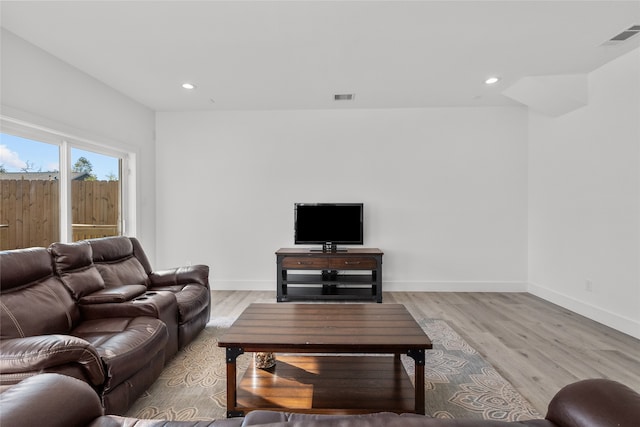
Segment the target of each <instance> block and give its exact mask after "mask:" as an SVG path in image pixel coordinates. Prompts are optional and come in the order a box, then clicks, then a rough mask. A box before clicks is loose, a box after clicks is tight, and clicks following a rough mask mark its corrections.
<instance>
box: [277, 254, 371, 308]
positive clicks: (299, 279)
mask: <svg viewBox="0 0 640 427" xmlns="http://www.w3.org/2000/svg"><path fill="white" fill-rule="evenodd" d="M382 255H383V252H382V251H381V250H380V249H377V248H348V249H345V250H344V251H339V252H322V251H316V250H313V249H309V248H301V249H299V248H283V249H279V250H278V251H276V262H277V300H278V302H287V301H303V300H304V301H310V300H368V301H372V302H377V303H381V302H382Z"/></svg>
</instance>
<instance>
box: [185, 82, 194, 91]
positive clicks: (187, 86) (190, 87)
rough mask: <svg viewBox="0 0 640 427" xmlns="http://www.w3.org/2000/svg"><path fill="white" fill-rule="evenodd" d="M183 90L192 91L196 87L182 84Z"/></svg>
mask: <svg viewBox="0 0 640 427" xmlns="http://www.w3.org/2000/svg"><path fill="white" fill-rule="evenodd" d="M182 88H183V89H188V90H191V89H195V88H196V85H194V84H193V83H182Z"/></svg>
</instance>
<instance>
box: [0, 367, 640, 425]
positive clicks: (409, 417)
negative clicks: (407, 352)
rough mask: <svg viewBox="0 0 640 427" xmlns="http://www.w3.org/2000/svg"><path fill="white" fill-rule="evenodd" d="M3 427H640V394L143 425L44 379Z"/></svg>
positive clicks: (15, 400) (570, 390) (592, 386)
mask: <svg viewBox="0 0 640 427" xmlns="http://www.w3.org/2000/svg"><path fill="white" fill-rule="evenodd" d="M0 408H1V409H2V410H1V411H0V425H1V426H2V427H18V426H20V427H22V426H47V427H76V426H77V427H82V426H86V427H205V426H209V427H243V426H264V427H267V426H270V427H289V426H294V427H298V426H305V427H401V426H402V427H516V426H529V427H638V425H639V423H640V394H638V393H636V392H634V391H633V390H631V389H630V388H628V387H626V386H624V385H622V384H620V383H618V382H615V381H611V380H606V379H592V380H584V381H579V382H577V383H574V384H570V385H568V386H566V387H564V388H563V389H561V390H560V391H559V392H558V393H557V394H556V395H555V397H554V398H553V399H552V400H551V403H550V404H549V408H548V411H547V415H546V416H545V419H539V420H530V421H521V422H502V421H482V420H470V419H454V420H451V419H438V418H429V417H425V416H421V415H414V414H405V415H396V414H390V413H378V414H368V415H311V414H293V413H287V412H269V411H253V412H249V414H247V416H246V417H244V418H231V419H222V420H210V421H162V420H140V419H135V418H126V417H120V416H113V415H103V410H102V407H101V406H100V400H99V399H98V397H97V396H96V394H95V393H94V392H93V390H92V389H91V388H90V387H89V386H87V384H86V383H84V382H82V381H78V380H76V379H74V378H71V377H67V376H62V375H57V374H42V375H38V376H35V377H31V378H28V379H26V380H24V381H22V382H21V383H19V384H17V385H14V386H12V387H10V388H9V389H7V390H5V391H4V392H3V393H0Z"/></svg>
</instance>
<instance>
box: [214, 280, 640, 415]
mask: <svg viewBox="0 0 640 427" xmlns="http://www.w3.org/2000/svg"><path fill="white" fill-rule="evenodd" d="M212 295H213V307H212V311H211V313H212V316H222V317H230V316H232V317H236V316H238V315H239V314H240V313H241V312H242V310H244V308H245V307H246V306H247V305H248V304H251V303H253V302H274V303H275V292H260V291H250V292H247V291H213V292H212ZM383 298H384V303H399V304H404V305H405V306H406V307H407V309H408V310H409V312H411V314H412V315H413V316H414V317H415V318H416V319H420V318H434V319H443V320H446V321H447V322H448V323H449V325H450V326H451V327H453V328H454V329H455V330H456V331H457V332H458V333H459V334H460V335H461V336H462V337H463V338H464V339H465V340H466V341H467V342H468V343H469V344H470V345H471V346H473V347H474V348H475V349H476V350H477V351H479V352H480V353H481V354H482V355H483V356H484V358H485V359H486V360H487V361H488V362H489V363H491V364H492V365H493V366H494V367H495V368H496V369H497V370H498V371H499V372H500V373H501V374H502V375H503V376H504V377H505V378H506V379H507V380H509V381H510V382H511V384H513V386H514V387H515V388H516V389H517V390H518V391H519V392H520V393H521V394H522V395H523V396H524V397H526V398H527V399H528V400H529V401H530V402H531V403H532V404H533V405H534V406H535V407H536V409H537V410H538V411H539V412H540V413H542V414H544V413H546V409H547V404H548V403H549V400H550V399H551V398H552V397H553V395H554V394H555V393H556V392H557V391H558V390H559V389H560V388H561V387H563V386H564V385H566V384H569V383H572V382H575V381H577V380H580V379H586V378H610V379H613V380H616V381H620V382H622V383H624V384H626V385H628V386H629V387H631V388H633V389H634V390H636V391H640V340H637V339H635V338H633V337H631V336H629V335H626V334H623V333H621V332H618V331H616V330H614V329H611V328H609V327H606V326H604V325H602V324H600V323H597V322H594V321H592V320H589V319H587V318H585V317H583V316H580V315H578V314H576V313H573V312H571V311H569V310H566V309H564V308H561V307H559V306H557V305H554V304H551V303H549V302H547V301H544V300H542V299H540V298H537V297H535V296H533V295H530V294H527V293H458V292H456V293H440V292H438V293H433V292H386V293H384V296H383ZM282 304H291V303H282Z"/></svg>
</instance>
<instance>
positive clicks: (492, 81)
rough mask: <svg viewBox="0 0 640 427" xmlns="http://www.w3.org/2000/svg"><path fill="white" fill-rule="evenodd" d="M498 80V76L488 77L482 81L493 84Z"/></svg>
mask: <svg viewBox="0 0 640 427" xmlns="http://www.w3.org/2000/svg"><path fill="white" fill-rule="evenodd" d="M499 81H500V77H489V78H488V79H487V80H485V81H484V83H485V84H488V85H494V84H496V83H498V82H499Z"/></svg>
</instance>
